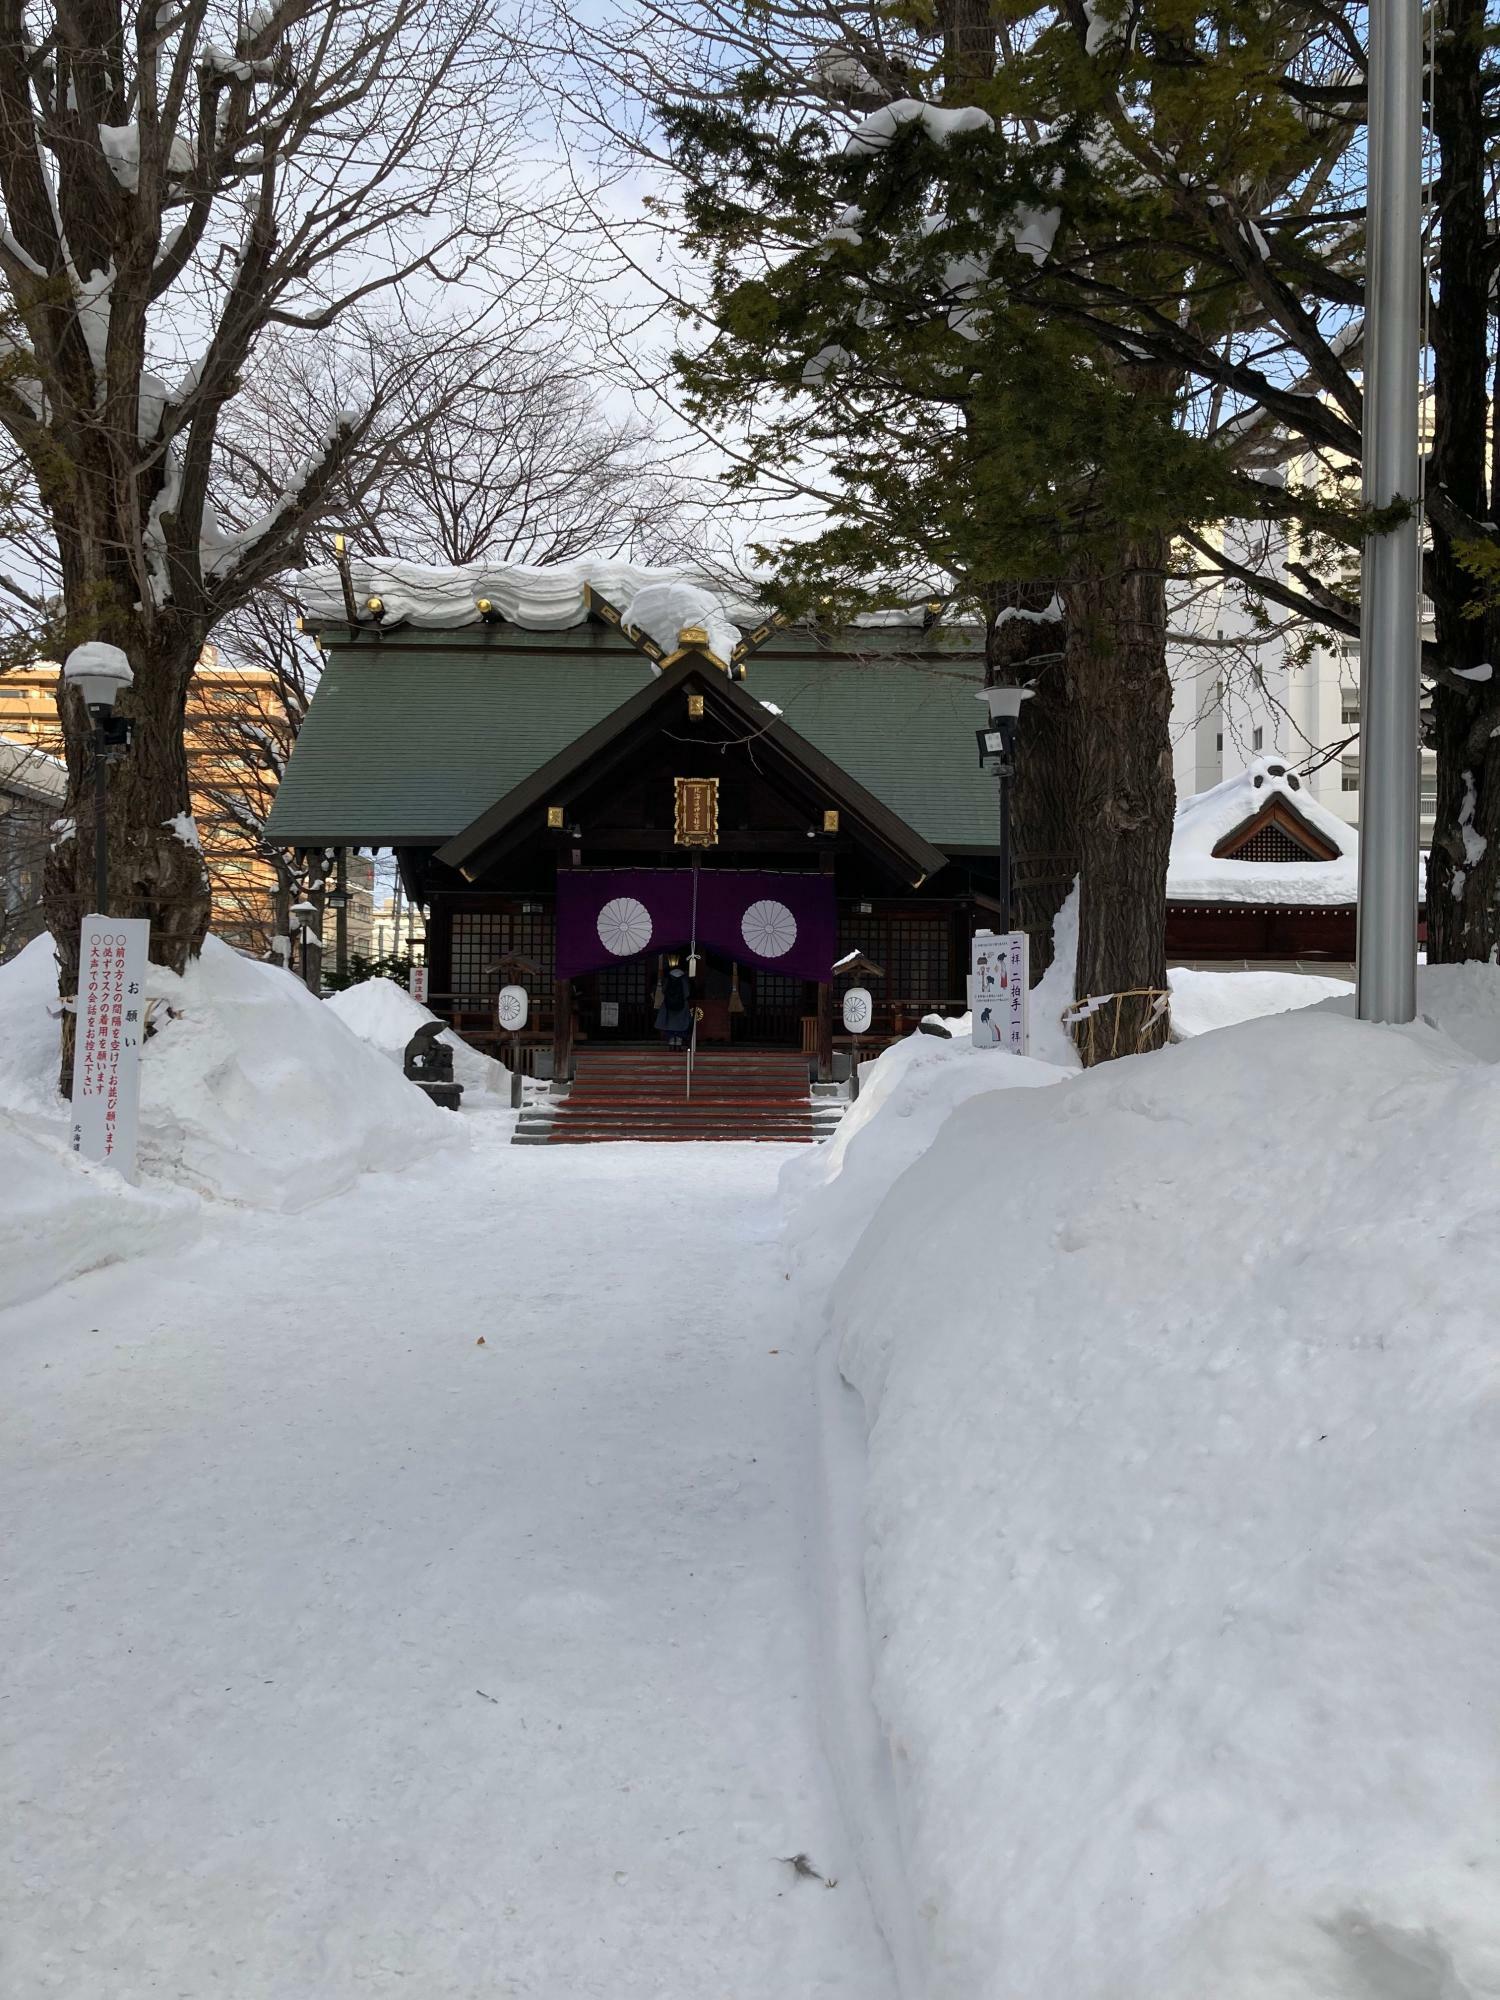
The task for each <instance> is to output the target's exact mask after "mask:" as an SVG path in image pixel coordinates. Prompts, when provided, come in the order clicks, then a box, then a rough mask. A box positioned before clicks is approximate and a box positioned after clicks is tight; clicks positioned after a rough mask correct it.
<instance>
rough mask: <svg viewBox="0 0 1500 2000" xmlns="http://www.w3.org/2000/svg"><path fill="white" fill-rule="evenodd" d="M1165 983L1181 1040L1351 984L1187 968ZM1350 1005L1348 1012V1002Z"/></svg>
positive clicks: (1333, 995)
mask: <svg viewBox="0 0 1500 2000" xmlns="http://www.w3.org/2000/svg"><path fill="white" fill-rule="evenodd" d="M1167 984H1168V985H1169V986H1170V987H1171V989H1172V1032H1173V1034H1174V1035H1176V1036H1177V1037H1178V1039H1179V1040H1181V1041H1186V1040H1187V1039H1188V1038H1189V1037H1190V1036H1193V1035H1206V1034H1207V1033H1208V1032H1209V1031H1210V1030H1211V1029H1213V1028H1232V1027H1235V1026H1236V1025H1237V1024H1238V1023H1239V1022H1241V1021H1258V1020H1260V1019H1261V1018H1262V1017H1263V1016H1264V1015H1266V1014H1288V1013H1290V1012H1291V1011H1292V1010H1293V1009H1294V1008H1296V1007H1315V1006H1317V1005H1318V1003H1319V1002H1320V1001H1324V1000H1337V999H1343V998H1345V997H1348V996H1352V994H1353V992H1354V987H1353V985H1352V984H1351V982H1350V981H1349V980H1347V979H1329V978H1325V977H1324V976H1323V975H1322V974H1321V973H1316V972H1306V973H1304V972H1254V971H1251V972H1194V971H1193V970H1192V969H1191V968H1190V967H1188V966H1185V965H1174V966H1173V967H1172V969H1171V971H1170V972H1169V973H1168V974H1167ZM1350 1004H1351V1011H1352V1005H1353V1003H1352V999H1351V1003H1350ZM1497 1026H1500V1022H1497Z"/></svg>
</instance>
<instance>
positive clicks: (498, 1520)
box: [0, 1133, 892, 2000]
mask: <svg viewBox="0 0 1500 2000" xmlns="http://www.w3.org/2000/svg"><path fill="white" fill-rule="evenodd" d="M784 1158H785V1153H784V1151H783V1150H782V1149H780V1148H771V1147H760V1148H756V1147H738V1146H714V1147H704V1148H688V1147H683V1148H672V1149H647V1148H636V1147H600V1148H593V1149H583V1148H580V1149H571V1148H570V1149H565V1150H564V1151H562V1152H560V1153H548V1152H547V1151H546V1150H544V1149H525V1150H514V1149H511V1148H508V1147H506V1146H504V1145H503V1144H501V1143H499V1134H498V1133H497V1134H496V1135H495V1136H493V1137H492V1138H490V1139H486V1138H485V1137H484V1136H483V1134H481V1135H480V1136H479V1137H478V1138H477V1139H476V1140H475V1143H474V1144H473V1146H472V1147H467V1146H466V1147H464V1148H462V1149H459V1148H453V1149H444V1150H440V1151H438V1152H437V1153H435V1154H431V1155H429V1156H428V1157H426V1158H424V1159H422V1160H421V1161H420V1162H418V1163H417V1164H416V1165H415V1166H413V1167H411V1168H410V1169H409V1170H408V1171H407V1172H406V1173H405V1174H403V1175H401V1176H391V1175H385V1174H376V1175H368V1176H366V1177H364V1178H363V1179H362V1180H361V1181H360V1182H359V1183H358V1184H357V1185H356V1186H355V1187H354V1188H353V1189H352V1190H350V1191H349V1192H346V1193H344V1194H342V1195H339V1196H337V1197H336V1198H334V1199H333V1200H331V1201H326V1202H322V1203H319V1204H317V1205H316V1206H315V1207H313V1208H311V1209H309V1210H307V1211H305V1212H304V1213H301V1214H298V1215H292V1216H287V1215H273V1214H265V1213H260V1214H256V1213H251V1212H247V1211H235V1210H231V1209H226V1208H223V1207H219V1208H217V1209H216V1211H215V1213H214V1215H213V1217H212V1219H211V1221H210V1222H208V1223H207V1224H206V1225H205V1228H204V1233H203V1234H202V1235H201V1237H199V1238H198V1240H196V1241H194V1242H192V1243H191V1244H190V1245H188V1246H187V1247H179V1248H178V1250H177V1252H176V1254H175V1255H174V1256H172V1257H170V1258H169V1257H168V1256H166V1255H151V1256H146V1257H143V1258H141V1259H139V1260H137V1261H134V1262H131V1263H128V1264H125V1265H116V1266H114V1267H112V1268H110V1269H107V1270H102V1271H98V1272H94V1273H92V1274H90V1275H86V1276H83V1277H81V1278H78V1279H76V1280H74V1281H73V1282H72V1283H71V1284H68V1285H66V1286H63V1287H61V1288H60V1289H57V1290H54V1291H52V1292H51V1293H49V1294H48V1295H47V1296H46V1297H44V1298H42V1299H38V1300H33V1301H31V1302H29V1303H26V1304H22V1305H18V1306H16V1307H14V1308H13V1309H12V1310H11V1311H9V1312H8V1313H5V1314H0V1438H3V1444H0V1467H3V1470H0V1518H3V1519H4V1521H5V1524H6V1526H5V1536H4V1544H3V1557H0V1593H3V1599H4V1603H5V1607H6V1637H5V1652H6V1658H5V1665H4V1670H3V1685H0V1829H3V1832H0V1856H3V1865H0V1992H3V1993H5V1994H6V1995H15V1996H17V2000H20V1996H23V1995H24V1996H28V2000H30V1996H40V1995H45V1994H53V1993H55V1994H62V1995H67V1996H70V2000H82V1996H99V2000H104V1996H108V2000H144V1996H147V1995H150V1996H152V2000H160V1996H165V1995H170V1996H179V1995H181V1996H192V2000H200V1996H204V1997H205V2000H206V1996H209V1995H225V1996H233V2000H291V1996H299V2000H300V1996H311V1995H316V1996H317V2000H344V1996H354V1995H360V1996H378V1995H394V1994H401V1995H403V1996H420V2000H478V1996H481V1995H483V1996H485V2000H492V1997H493V2000H502V1996H515V2000H521V1996H524V1997H525V2000H533V1996H534V1997H535V2000H587V1996H594V1995H598V1996H601V2000H602V1997H603V1996H608V2000H630V1996H640V2000H647V1997H648V1996H649V2000H813V1997H814V1996H819V1995H825V1994H839V1995H847V1996H850V2000H891V1995H892V1986H891V1975H890V1972H889V1969H888V1965H887V1960H886V1955H885V1951H884V1947H883V1945H882V1944H881V1942H880V1939H879V1936H878V1933H877V1931H876V1929H875V1926H874V1923H873V1921H872V1917H871V1913H870V1910H869V1907H868V1905H867V1903H866V1901H865V1898H864V1894H863V1891H862V1889H861V1886H860V1882H859V1877H858V1873H857V1871H856V1870H855V1869H854V1868H853V1867H851V1866H850V1864H849V1851H848V1846H847V1843H846V1840H845V1837H844V1834H843V1832H842V1830H841V1828H840V1825H839V1821H838V1815H837V1811H836V1808H835V1806H834V1804H833V1799H832V1791H831V1785H830V1781H829V1777H828V1774H827V1770H826V1767H825V1762H824V1758H823V1754H822V1749H821V1745H820V1734H819V1718H818V1714H817V1712H816V1699H815V1693H814V1690H815V1689H816V1687H817V1684H818V1675H817V1670H816V1662H815V1657H814V1655H815V1625H816V1618H815V1609H814V1605H813V1603H812V1584H811V1581H810V1576H811V1573H812V1571H813V1569H814V1567H815V1555H816V1551H815V1550H814V1549H813V1548H812V1547H811V1544H812V1542H813V1541H814V1540H815V1537H816V1509H817V1501H816V1497H815V1495H816V1486H817V1477H818V1475H817V1452H816V1444H815V1438H814V1428H815V1419H814V1415H813V1409H812V1400H811V1380H812V1357H811V1354H810V1352H809V1351H808V1350H807V1349H806V1347H805V1346H799V1345H798V1344H797V1336H796V1334H795V1331H794V1328H793V1325H792V1323H791V1315H790V1313H789V1312H788V1310H787V1306H786V1300H787V1295H788V1292H789V1290H790V1289H791V1288H789V1287H788V1286H787V1285H786V1284H785V1282H784V1278H783V1269H784V1265H783V1262H782V1260H781V1259H780V1257H779V1256H778V1254H777V1250H776V1247H775V1241H774V1229H775V1223H774V1215H773V1210H772V1206H771V1195H772V1190H773V1187H774V1182H775V1176H776V1172H777V1169H778V1167H779V1165H780V1164H781V1162H782V1160H783V1159H784ZM481 1338H482V1340H483V1345H479V1344H478V1343H479V1341H480V1340H481ZM799 1853H801V1854H805V1855H806V1856H808V1857H809V1859H810V1861H811V1863H812V1865H813V1866H815V1867H816V1868H817V1869H819V1870H820V1871H821V1872H822V1873H824V1874H826V1875H828V1876H831V1877H834V1878H836V1879H837V1883H838V1886H837V1888H836V1889H833V1890H828V1889H825V1888H823V1887H822V1886H820V1884H819V1882H817V1881H816V1880H813V1879H811V1878H809V1877H807V1876H804V1875H800V1874H798V1873H797V1872H796V1871H795V1870H794V1869H793V1867H792V1866H791V1865H790V1863H789V1862H788V1861H787V1860H786V1859H783V1858H782V1857H789V1856H793V1855H796V1854H799Z"/></svg>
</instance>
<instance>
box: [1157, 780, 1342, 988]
mask: <svg viewBox="0 0 1500 2000" xmlns="http://www.w3.org/2000/svg"><path fill="white" fill-rule="evenodd" d="M1358 882H1359V835H1358V834H1357V833H1356V832H1355V830H1354V828H1353V827H1352V826H1350V825H1349V824H1348V823H1347V822H1346V821H1344V820H1341V819H1339V818H1338V817H1337V815H1336V814H1334V813H1331V812H1329V810H1328V808H1327V807H1326V806H1322V805H1319V804H1318V802H1317V800H1316V799H1314V798H1312V797H1311V796H1310V794H1309V793H1308V791H1307V788H1306V786H1305V785H1304V784H1303V782H1302V780H1301V779H1300V778H1299V777H1298V776H1297V773H1296V772H1295V771H1294V770H1292V769H1291V767H1290V766H1289V765H1288V764H1287V763H1286V761H1285V760H1284V759H1282V758H1279V757H1259V758H1257V759H1256V760H1255V762H1254V763H1253V764H1251V765H1250V766H1249V768H1248V769H1247V770H1244V771H1241V772H1239V773H1238V774H1237V775H1236V776H1235V777H1232V778H1226V779H1225V780H1224V782H1223V784H1221V785H1215V786H1214V787H1213V788H1212V790H1210V791H1207V792H1200V793H1198V795H1197V797H1196V798H1190V799H1184V800H1183V802H1182V804H1181V805H1180V806H1179V807H1178V809H1177V818H1176V822H1175V825H1174V827H1173V833H1172V858H1171V862H1170V864H1169V866H1168V870H1167V955H1168V957H1169V959H1170V960H1171V961H1172V962H1173V963H1174V964H1181V963H1182V962H1183V961H1185V960H1186V961H1188V962H1192V961H1195V960H1225V959H1244V960H1248V961H1251V962H1256V961H1265V960H1276V961H1296V960H1304V959H1329V960H1336V961H1338V962H1340V963H1348V962H1351V961H1352V960H1353V958H1354V931H1355V915H1356V904H1357V899H1358Z"/></svg>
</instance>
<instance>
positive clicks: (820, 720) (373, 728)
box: [268, 624, 998, 853]
mask: <svg viewBox="0 0 1500 2000" xmlns="http://www.w3.org/2000/svg"><path fill="white" fill-rule="evenodd" d="M857 643H858V646H859V657H857V658H856V657H851V656H850V655H848V654H836V653H829V652H827V651H826V650H824V649H823V648H821V647H820V646H819V645H818V644H817V642H816V641H815V640H814V639H813V638H812V637H811V636H810V635H808V634H803V633H797V632H787V633H782V634H778V635H777V637H776V639H775V640H774V641H773V642H772V645H771V646H769V647H767V648H766V650H764V651H763V652H760V653H757V654H755V655H754V656H753V657H752V658H751V660H750V661H749V663H748V672H747V677H746V679H745V681H744V682H743V683H742V686H743V688H744V690H745V691H746V692H747V693H749V694H751V695H754V696H756V697H758V698H759V699H760V700H762V701H765V702H769V703H772V704H773V705H774V706H775V707H776V708H778V709H780V710H781V712H782V713H783V714H784V715H785V717H786V719H787V721H788V722H789V723H790V724H791V726H792V728H793V729H795V730H796V731H798V733H799V734H801V735H802V736H805V737H806V738H807V740H808V741H809V742H810V743H812V744H813V745H814V747H815V748H817V749H819V750H821V751H822V752H823V754H824V755H825V756H827V757H830V758H832V759H833V760H834V762H835V763H837V764H839V765H841V766H842V767H843V769H844V770H846V771H847V772H848V773H849V775H850V776H851V777H852V778H855V779H857V780H858V781H859V782H860V783H861V784H862V785H864V786H866V787H867V788H868V789H869V790H870V791H872V792H873V793H874V794H875V796H876V797H877V798H878V799H880V800H881V801H882V802H883V803H884V804H885V805H887V806H889V807H890V809H891V810H892V811H893V812H895V813H899V814H900V816H901V817H902V819H904V820H905V821H906V822H907V823H908V825H910V826H912V827H913V828H915V830H916V831H917V832H918V833H920V834H922V835H923V836H924V838H926V839H927V840H929V841H931V842H932V844H933V845H934V846H935V847H940V848H942V849H944V850H945V851H946V852H948V853H954V852H957V851H960V850H962V849H966V848H989V847H991V846H993V844H994V841H995V838H996V834H997V829H998V806H997V800H996V792H995V784H994V780H993V779H992V778H990V777H987V776H986V774H985V773H984V772H983V771H982V770H981V769H980V768H979V763H978V758H977V755H976V752H975V748H974V731H975V729H976V728H977V727H978V724H979V722H980V720H981V719H982V716H981V711H980V708H979V705H978V703H977V702H975V700H974V690H975V688H976V687H977V686H978V685H979V682H980V680H981V678H982V667H981V663H980V661H979V660H978V659H977V658H976V657H975V656H974V655H973V654H972V653H968V652H959V651H956V650H955V651H950V652H948V653H946V654H945V653H944V652H942V651H941V650H940V645H941V642H937V643H934V642H933V641H932V640H929V639H923V638H919V637H918V635H917V634H915V633H914V632H912V631H911V630H910V629H909V628H908V629H901V630H898V631H894V632H883V631H879V630H876V631H871V632H861V633H859V634H858V635H857ZM916 646H921V647H923V648H924V651H923V652H921V653H917V652H916V651H915V650H914V647H916ZM649 679H650V668H649V667H648V665H647V663H646V661H645V660H644V659H643V658H642V657H641V655H640V654H639V653H638V652H637V651H636V650H635V648H634V647H633V646H631V645H630V643H629V642H628V641H627V640H625V639H623V638H621V637H620V635H619V634H617V633H616V632H614V631H613V630H611V629H610V628H609V627H607V626H604V625H600V624H588V625H579V626H574V627H572V628H570V629H568V630H566V631H560V632H521V631H518V630H516V629H515V628H513V627H499V628H492V629H491V630H490V632H488V633H486V632H485V631H484V630H483V628H479V629H475V628H473V627H469V628H466V629H462V630H458V631H453V632H433V631H430V630H416V629H408V630H400V631H396V632H392V633H389V634H386V635H383V636H380V637H378V638H377V637H376V636H375V635H374V634H370V633H366V634H363V635H362V636H361V637H360V639H359V640H358V641H357V642H356V643H353V644H351V643H349V642H348V641H347V640H346V641H343V642H342V643H341V642H340V640H339V639H338V638H336V637H333V636H332V635H330V639H329V658H328V664H327V666H326V667H325V669H324V672H323V677H322V679H321V681H320V682H319V684H318V688H317V692H316V694H315V695H314V697H313V702H312V707H311V709H310V710H309V713H308V716H307V720H306V722H305V723H304V724H303V727H302V733H301V735H300V736H299V737H298V740H297V745H296V748H295V750H294V751H293V753H292V758H291V762H290V764H289V766H288V768H287V772H286V775H285V777H284V778H283V780H282V784H281V789H280V792H279V793H278V795H277V798H276V802H275V805H274V807H273V808H272V812H271V817H270V822H269V827H268V831H269V833H270V835H271V837H272V839H274V840H281V841H285V842H286V843H288V844H289V845H295V846H309V847H311V846H324V845H355V844H358V845H362V846H370V845H378V846H382V847H392V846H405V845H413V846H421V845H426V844H429V843H437V842H440V841H443V840H446V839H448V838H449V837H450V836H451V835H453V834H455V833H458V832H459V831H461V829H462V828H464V827H466V826H467V825H468V824H469V823H470V821H471V820H473V819H475V818H476V817H477V816H478V815H479V814H480V813H482V812H483V811H484V810H485V809H486V807H488V806H491V805H493V804H494V803H495V801H496V800H497V799H500V798H502V797H503V796H504V795H505V793H507V792H508V791H509V790H510V789H511V788H512V786H514V785H518V784H520V783H521V781H522V780H523V779H524V778H527V777H529V776H530V775H531V773H532V772H533V771H535V770H537V769H539V768H540V767H541V765H543V764H545V763H546V762H547V761H548V760H549V759H550V758H552V757H555V756H556V755H557V754H558V753H559V752H560V751H562V750H565V749H566V748H567V746H568V745H569V744H570V743H572V742H573V741H574V740H575V738H577V737H578V736H580V735H582V733H583V732H584V731H585V730H586V729H590V728H592V727H593V726H594V724H596V723H598V722H600V721H602V720H603V719H604V717H605V716H607V715H608V714H609V713H610V712H611V711H612V710H614V709H616V708H618V707H619V706H620V705H621V703H622V702H625V701H628V700H629V699H630V697H631V696H632V695H634V694H635V693H637V692H638V691H639V690H640V689H641V688H642V687H644V686H645V685H646V684H647V682H648V680H649Z"/></svg>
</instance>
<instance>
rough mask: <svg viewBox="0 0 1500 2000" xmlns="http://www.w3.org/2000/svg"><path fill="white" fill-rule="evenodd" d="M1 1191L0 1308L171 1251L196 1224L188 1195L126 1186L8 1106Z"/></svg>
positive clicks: (2, 1115)
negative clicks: (103, 1268) (124, 1261)
mask: <svg viewBox="0 0 1500 2000" xmlns="http://www.w3.org/2000/svg"><path fill="white" fill-rule="evenodd" d="M0 1188H3V1189H4V1190H5V1199H4V1201H3V1202H0V1311H3V1310H4V1309H5V1307H7V1306H13V1305H19V1304H21V1303H22V1302H23V1301H25V1300H27V1299H34V1298H39V1297H40V1296H41V1294H42V1293H43V1292H46V1291H50V1290H51V1289H52V1287H53V1286H54V1285H60V1284H63V1283H64V1282H65V1281H66V1280H67V1279H69V1278H76V1277H78V1276H79V1274H80V1273H82V1272H84V1271H93V1270H97V1269H98V1268H99V1266H100V1265H102V1264H113V1263H116V1262H118V1261H119V1260H120V1259H121V1258H123V1257H139V1256H142V1255H143V1254H144V1253H145V1252H147V1251H149V1250H164V1249H170V1248H172V1247H174V1246H175V1245H176V1244H178V1243H181V1242H184V1241H186V1239H187V1238H188V1237H190V1236H191V1235H192V1234H193V1233H194V1232H195V1230H196V1228H197V1223H198V1216H199V1204H198V1203H197V1202H196V1201H195V1200H194V1199H193V1198H192V1196H191V1195H187V1194H183V1193H181V1192H180V1191H179V1190H177V1189H174V1188H165V1189H163V1188H156V1189H141V1188H133V1187H129V1186H127V1184H126V1183H125V1182H124V1181H122V1180H121V1179H120V1176H119V1175H118V1174H117V1173H114V1172H112V1171H111V1170H110V1169H108V1168H105V1167H94V1166H90V1165H88V1164H87V1163H85V1162H84V1161H82V1160H79V1159H75V1158H74V1156H73V1154H72V1153H70V1152H69V1151H68V1150H67V1148H66V1147H65V1145H64V1144H63V1142H62V1140H61V1139H60V1138H59V1137H57V1136H55V1135H52V1134H41V1133H38V1132H36V1131H34V1130H29V1129H27V1126H26V1123H25V1122H24V1121H23V1120H21V1119H18V1118H16V1117H15V1116H13V1115H12V1114H11V1113H10V1112H8V1111H0Z"/></svg>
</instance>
